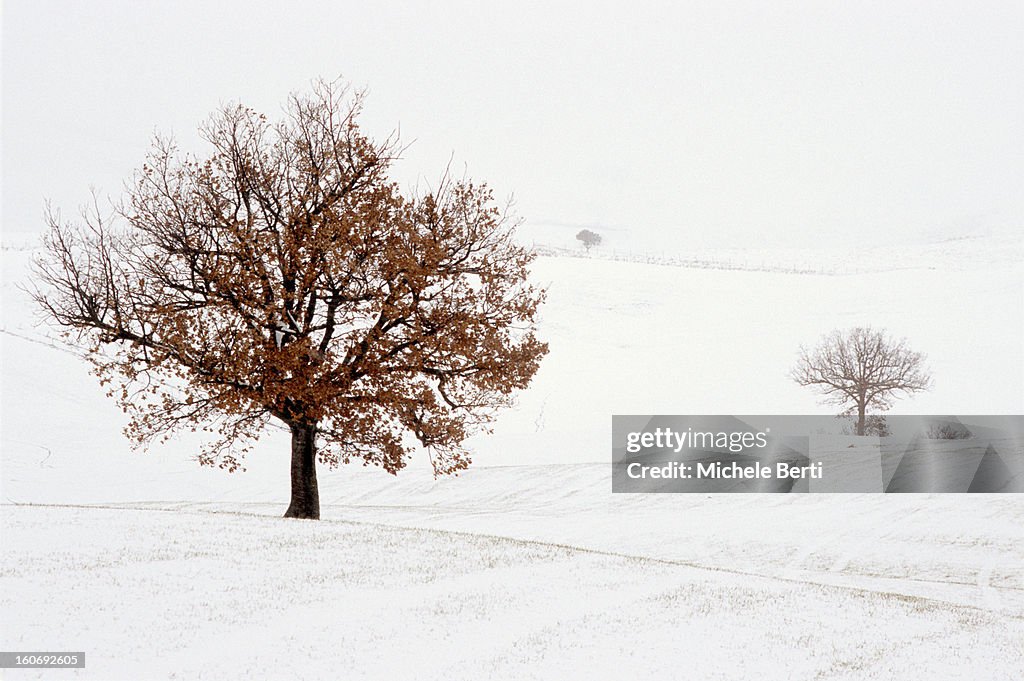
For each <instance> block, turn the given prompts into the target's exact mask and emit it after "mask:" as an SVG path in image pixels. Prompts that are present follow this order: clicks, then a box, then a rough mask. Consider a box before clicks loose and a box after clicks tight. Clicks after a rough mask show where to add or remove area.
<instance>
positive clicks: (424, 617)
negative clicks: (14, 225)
mask: <svg viewBox="0 0 1024 681" xmlns="http://www.w3.org/2000/svg"><path fill="white" fill-rule="evenodd" d="M19 244H20V245H19ZM12 245H13V246H15V247H6V246H12ZM971 248H972V249H974V250H972V251H971V252H972V253H973V254H974V256H972V258H964V257H962V255H963V250H962V249H960V250H959V255H958V249H956V248H952V249H949V250H948V251H947V250H944V249H943V248H942V247H933V248H932V249H931V251H929V252H930V253H931V254H932V255H931V257H930V259H929V260H928V263H929V264H927V265H926V266H925V265H920V266H918V265H917V264H915V266H913V267H907V268H902V269H895V268H893V269H883V270H882V271H866V270H869V269H870V268H866V267H860V266H858V264H857V256H856V255H851V256H850V258H851V263H850V266H849V267H848V268H847V269H845V270H843V271H842V272H840V273H834V274H829V275H813V274H791V273H786V272H785V271H771V270H773V269H774V270H784V269H785V266H786V264H787V263H791V262H792V261H791V260H787V259H786V257H784V256H782V255H776V254H772V253H771V252H764V253H761V254H759V259H760V260H767V261H768V264H769V265H772V263H775V264H777V265H778V267H775V266H774V265H772V266H770V267H764V268H753V269H754V270H757V271H745V270H747V269H750V268H742V267H741V268H737V269H731V270H718V269H702V268H686V267H676V266H664V265H651V264H643V263H637V262H621V261H612V260H608V259H603V258H564V257H546V258H541V259H539V260H538V261H537V263H536V267H535V276H536V278H537V280H538V281H540V282H543V283H547V284H549V285H550V296H549V303H548V304H547V306H546V307H545V309H544V312H543V319H542V333H543V335H544V337H545V339H546V340H548V341H549V342H550V344H551V354H550V355H549V357H548V358H547V360H546V361H545V364H544V366H543V367H542V369H541V372H540V373H539V374H538V376H537V379H536V381H535V384H534V386H533V387H532V388H531V390H530V391H529V392H527V393H526V394H524V395H523V396H522V398H521V400H520V405H519V408H518V409H517V410H515V411H513V412H510V413H508V414H507V415H506V416H505V417H504V418H503V419H502V420H501V421H500V422H499V423H498V425H497V429H496V432H495V434H494V435H493V436H490V437H480V438H477V439H475V440H474V441H473V443H472V444H473V447H474V450H475V451H476V452H477V456H476V462H475V465H474V467H473V468H471V469H470V470H469V471H468V472H466V473H465V474H463V475H462V476H460V477H458V478H447V479H442V480H437V481H435V480H433V479H432V478H431V476H430V475H429V474H428V471H427V468H426V465H425V461H423V460H422V459H416V460H414V462H413V464H412V465H411V466H410V468H409V469H408V470H407V471H404V472H403V473H402V474H400V475H399V476H398V477H397V478H392V477H391V476H388V475H386V474H383V473H380V472H379V471H376V470H373V469H363V468H360V467H350V468H342V469H340V470H337V471H321V482H320V488H321V496H322V501H323V504H324V508H323V515H324V520H322V521H321V522H319V523H312V522H303V521H284V520H281V519H279V518H278V517H277V516H279V515H280V514H281V513H282V512H283V510H284V507H285V505H286V502H287V474H288V462H287V456H286V451H287V450H286V447H287V441H286V434H285V433H283V432H273V433H271V434H270V435H269V436H268V437H267V439H266V440H265V441H264V442H263V443H261V446H260V447H258V448H257V449H256V450H255V451H254V452H253V453H252V454H251V455H250V458H249V459H248V469H249V470H248V471H247V472H245V473H243V474H236V475H233V476H231V475H228V474H225V473H223V472H221V471H216V470H207V469H200V468H198V467H197V466H196V465H195V464H194V463H193V462H192V461H191V460H190V459H191V457H192V456H193V452H194V451H195V449H196V443H195V442H194V441H191V440H189V439H187V438H183V439H181V440H179V441H176V442H175V443H173V444H170V445H167V446H165V447H162V448H156V449H154V450H153V451H151V452H150V453H148V454H145V453H133V452H131V451H130V450H129V448H128V446H127V443H126V442H125V441H124V440H123V439H122V437H121V436H120V433H119V429H120V426H121V424H122V421H121V415H120V414H119V412H118V410H117V408H116V407H115V405H114V404H113V403H112V402H110V401H108V400H107V399H106V398H105V397H104V396H103V393H102V390H101V389H100V388H99V387H98V386H97V385H96V382H95V380H94V379H93V378H92V377H91V376H90V375H89V374H88V372H87V369H86V368H85V366H84V364H83V362H82V361H81V359H80V358H79V357H77V356H76V355H75V354H74V352H73V351H71V350H69V349H68V348H66V347H64V346H61V345H59V344H55V343H53V342H52V341H51V340H50V337H51V335H52V334H51V332H50V331H49V330H47V329H46V328H43V327H36V326H34V325H33V324H32V320H31V313H30V308H29V306H28V305H27V302H26V300H25V298H24V294H22V293H21V292H20V291H19V290H18V289H17V288H16V286H15V283H16V282H18V281H23V279H24V277H25V272H26V263H27V259H28V256H29V254H30V248H28V242H27V241H26V240H24V239H23V240H21V241H19V240H18V239H9V238H8V237H5V249H4V250H3V252H2V256H3V277H2V283H3V300H2V303H3V310H2V330H3V333H2V334H0V343H2V345H0V348H2V353H3V354H2V383H0V386H2V400H3V411H2V421H0V425H2V432H0V447H2V449H0V451H2V458H0V496H2V502H3V504H4V505H3V506H2V508H0V513H2V518H3V525H2V540H3V558H2V562H0V606H2V613H3V614H2V620H0V649H3V650H82V651H85V652H86V659H87V666H86V668H85V669H84V670H76V671H72V670H64V671H56V670H37V671H31V670H21V671H18V672H14V671H11V670H4V672H5V673H4V677H3V678H47V679H58V678H92V679H122V678H123V679H139V678H143V679H147V678H159V679H169V678H177V679H193V678H209V679H232V678H238V679H252V678H275V679H300V678H345V679H358V678H368V679H403V678H424V679H433V678H436V679H462V678H466V679H470V678H472V679H477V678H510V679H511V678H514V679H520V678H548V679H565V678H616V679H618V678H686V679H690V678H719V679H751V678H759V679H815V678H821V679H891V678H900V679H959V678H962V679H1008V680H1009V679H1015V680H1016V679H1020V678H1022V674H1024V672H1022V670H1024V497H1021V496H1020V495H889V496H884V495H874V494H864V495H855V494H844V495H828V494H817V495H792V496H790V495H756V494H753V495H692V494H691V495H613V494H611V478H610V473H611V470H610V466H609V465H608V462H609V459H610V435H611V415H612V414H613V413H669V414H672V413H678V414H686V413H724V414H744V413H748V414H751V413H827V411H826V410H823V408H822V407H820V406H819V405H817V404H816V402H815V397H814V396H813V395H812V394H810V393H808V392H807V391H805V390H803V389H801V388H799V387H797V386H795V385H794V384H792V383H791V382H790V381H789V380H788V379H787V378H786V373H787V371H788V369H789V368H790V366H791V365H792V363H793V360H794V358H795V353H796V350H797V347H798V346H799V345H800V344H801V343H804V344H810V343H814V342H815V341H816V339H817V337H818V336H819V335H820V334H822V333H825V332H827V331H829V330H831V329H832V328H834V327H847V326H852V325H856V324H868V323H870V324H873V325H875V326H882V327H886V328H888V329H889V330H891V331H892V332H894V333H896V334H897V335H905V336H907V338H908V340H909V342H910V343H911V345H912V346H913V347H914V348H915V349H920V350H921V351H923V352H925V353H926V354H928V356H929V361H930V364H931V366H932V368H933V372H934V374H935V388H934V390H932V391H931V392H929V393H926V394H923V395H920V396H918V397H917V398H915V399H913V400H906V401H903V402H901V403H899V404H898V406H897V408H898V412H897V413H936V414H971V413H975V414H978V413H997V414H998V413H1024V345H1022V338H1024V267H1022V266H1021V264H1020V260H1019V259H1014V258H1007V257H1005V254H1006V253H1007V252H1010V253H1019V252H1020V251H1019V243H1018V242H1010V244H1009V245H1007V244H1006V243H1005V242H999V243H998V244H997V251H995V252H992V253H991V257H983V252H984V249H982V248H981V246H979V245H978V244H977V243H973V242H972V246H971ZM1008 249H1009V250H1008ZM1014 249H1016V250H1014ZM979 254H980V255H979ZM716 257H717V258H718V259H719V260H728V259H729V258H730V257H733V256H730V255H729V254H719V255H718V256H716ZM747 260H748V261H749V258H748V259H747ZM733 262H736V263H742V262H743V261H742V259H739V260H737V259H734V260H733ZM915 263H916V261H915ZM840 265H841V263H840ZM830 267H831V265H830Z"/></svg>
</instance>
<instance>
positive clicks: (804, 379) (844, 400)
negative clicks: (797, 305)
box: [791, 327, 932, 435]
mask: <svg viewBox="0 0 1024 681" xmlns="http://www.w3.org/2000/svg"><path fill="white" fill-rule="evenodd" d="M791 376H792V378H793V380H794V381H796V382H797V383H799V384H800V385H803V386H812V387H814V388H816V389H818V391H819V392H821V393H822V394H823V395H824V396H825V401H826V402H828V403H831V404H837V405H841V406H846V407H847V408H848V409H849V412H850V414H851V415H853V414H854V413H855V414H856V416H857V421H856V428H857V432H856V434H857V435H865V434H867V432H868V428H867V426H868V417H867V411H868V409H869V408H870V409H875V410H877V411H886V410H887V409H889V408H890V407H891V406H892V402H893V400H894V399H895V398H896V396H897V395H898V394H899V393H903V394H906V395H909V394H913V393H916V392H920V391H923V390H927V389H929V388H930V387H931V381H932V379H931V374H930V373H929V371H928V369H927V368H926V367H925V366H924V355H922V354H921V353H918V352H914V351H912V350H910V349H909V348H908V347H907V343H906V340H905V339H900V340H894V339H893V338H891V337H890V336H889V335H888V334H887V333H886V332H885V331H883V330H875V329H872V328H870V327H867V328H864V327H857V328H854V329H850V330H848V331H839V330H836V331H833V332H832V333H831V334H829V335H827V336H824V337H823V338H822V339H821V342H820V343H819V344H818V346H817V347H816V348H815V349H814V350H811V351H809V350H807V349H805V348H803V347H801V348H800V358H799V360H798V362H797V366H796V367H795V368H794V369H793V371H792V373H791Z"/></svg>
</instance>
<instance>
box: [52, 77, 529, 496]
mask: <svg viewBox="0 0 1024 681" xmlns="http://www.w3.org/2000/svg"><path fill="white" fill-rule="evenodd" d="M362 101H363V95H362V93H360V92H355V91H353V90H352V89H351V88H349V87H348V86H346V85H344V84H341V83H337V82H323V81H319V82H317V83H316V84H315V86H314V88H313V90H312V92H311V93H309V94H306V95H302V94H295V95H292V96H291V97H290V98H289V100H288V102H287V105H286V107H285V115H284V117H283V118H282V120H280V121H279V122H276V123H271V122H270V121H269V120H268V118H267V117H266V116H264V115H263V114H260V113H258V112H257V111H254V110H252V109H250V108H247V107H245V106H242V105H240V104H232V105H228V106H225V107H223V108H222V109H221V110H220V111H218V112H217V113H215V114H214V115H213V116H211V117H210V119H209V120H208V121H207V122H206V123H205V125H203V126H202V127H201V134H202V137H203V139H204V140H205V141H206V142H207V143H209V145H210V151H209V153H208V154H207V155H204V156H196V155H189V154H182V153H180V152H179V150H178V148H177V146H176V144H175V143H174V142H173V141H172V140H170V139H167V138H162V137H157V138H156V139H155V140H154V143H153V147H152V149H151V151H150V153H149V155H148V157H147V159H146V162H145V164H144V165H143V166H142V167H141V168H140V169H139V170H138V171H137V172H135V173H134V175H133V176H132V178H131V179H130V180H129V181H128V182H127V183H126V189H125V195H124V197H123V199H122V200H121V201H120V202H119V203H117V204H116V205H115V206H114V207H113V210H112V212H111V215H110V216H109V217H104V216H103V215H102V213H101V211H100V210H99V209H98V207H97V206H98V202H95V203H94V205H93V207H92V208H91V209H90V210H88V211H83V218H82V220H80V221H77V222H68V221H65V220H63V219H62V217H61V215H60V213H59V211H55V210H49V211H48V214H47V220H48V223H49V227H50V231H49V235H48V236H47V238H46V240H45V250H44V253H43V255H42V256H41V257H39V258H38V259H37V261H36V264H35V271H36V282H37V287H36V288H35V289H34V297H35V299H36V301H37V302H38V304H39V305H40V306H41V307H42V309H43V310H44V311H45V312H46V313H47V315H48V316H49V318H50V319H52V320H53V321H55V322H56V323H57V324H58V325H60V326H61V327H63V328H64V329H65V331H66V332H68V333H69V334H70V335H71V336H72V337H73V338H74V339H75V340H76V341H78V342H81V343H84V344H85V345H86V346H87V348H88V351H89V356H90V358H91V361H92V362H93V364H94V366H95V370H96V373H97V374H98V375H99V376H100V378H101V380H102V382H103V383H104V384H106V385H108V387H109V389H110V393H111V395H112V396H114V397H116V398H117V399H118V400H119V401H120V404H121V405H122V407H123V408H124V409H125V411H126V412H128V413H129V414H130V416H131V422H130V426H129V428H128V433H129V435H130V436H131V437H132V438H133V439H134V440H135V441H136V442H137V443H140V444H144V443H148V442H151V441H153V440H154V439H161V438H164V439H165V438H166V437H168V436H169V435H171V434H173V433H174V432H176V431H177V430H179V429H189V430H196V429H197V428H201V429H205V430H209V431H211V432H214V433H216V434H217V437H216V438H214V441H213V442H212V444H211V445H210V446H209V447H208V448H206V449H204V450H203V452H202V454H201V455H200V460H201V462H202V463H204V464H214V465H219V466H222V467H225V468H228V469H232V470H233V469H236V468H238V467H239V466H240V465H241V464H240V462H241V455H242V454H243V453H244V451H245V449H246V447H247V444H248V443H251V442H252V441H253V440H255V439H256V438H258V437H259V435H260V433H261V432H262V431H263V429H264V427H265V426H266V425H267V423H268V421H269V420H270V419H271V418H276V419H278V420H280V421H282V422H283V423H284V424H287V425H288V426H289V427H291V429H292V432H293V436H294V435H295V432H296V429H299V430H302V431H303V436H304V437H306V438H307V439H311V440H312V442H313V443H315V444H316V445H317V446H316V450H317V454H318V457H319V459H320V461H322V462H325V463H328V464H337V463H338V462H349V461H351V460H353V459H361V460H363V461H365V462H367V463H370V464H375V465H379V466H381V467H383V468H384V469H385V470H387V471H389V472H392V473H394V472H396V471H398V470H399V469H401V468H402V467H403V466H404V465H405V463H406V460H407V458H408V457H409V456H410V454H412V453H413V451H414V450H415V449H416V448H417V447H419V446H422V447H424V448H426V449H427V451H428V452H429V453H430V456H431V461H432V464H433V467H434V470H435V472H436V473H437V474H443V473H450V472H453V471H457V470H459V469H462V468H465V467H466V466H467V465H468V464H469V463H470V456H469V453H468V452H467V451H466V450H465V448H464V446H463V442H464V440H465V439H466V438H467V437H468V435H470V434H471V433H472V432H475V431H476V430H477V429H478V428H481V427H486V424H487V423H488V422H489V421H490V420H492V419H493V417H494V415H495V413H496V410H498V409H500V408H502V407H505V406H507V405H509V404H510V403H511V401H512V399H513V394H514V391H516V390H517V389H522V388H525V387H526V386H527V385H528V384H529V382H530V380H531V378H532V377H533V375H534V373H535V372H536V371H537V368H538V366H539V363H540V361H541V359H542V357H543V356H544V355H545V353H546V351H547V346H546V344H544V343H543V342H541V341H540V340H538V339H537V337H536V333H535V325H534V319H535V315H536V313H537V310H538V306H539V305H540V304H541V302H542V300H543V298H544V293H543V291H542V290H539V289H537V288H535V287H533V286H531V285H530V284H529V283H528V282H527V276H528V266H529V264H530V262H531V260H532V258H533V256H532V254H531V252H530V251H529V250H527V249H525V248H523V247H522V246H519V245H517V244H516V243H515V242H514V241H513V232H514V228H515V224H516V223H515V220H514V219H513V218H512V217H511V216H510V214H509V213H508V211H507V210H506V209H502V208H500V207H499V206H498V205H496V203H495V201H494V198H493V194H492V192H491V190H490V189H488V188H487V186H486V185H485V184H478V183H474V182H472V181H471V180H468V179H463V180H454V179H452V178H451V177H449V176H448V175H447V174H445V176H444V177H443V178H442V180H441V181H440V182H439V183H438V185H437V187H436V189H434V190H432V191H428V192H426V193H421V194H417V195H411V196H407V195H403V193H402V192H401V191H400V190H399V187H398V186H397V185H396V183H395V182H393V181H392V180H390V179H389V176H388V171H389V168H390V166H391V164H392V162H393V161H394V160H395V159H396V158H397V156H398V152H399V149H398V141H397V139H396V138H395V137H392V138H389V139H386V140H384V141H382V142H375V141H373V140H371V139H370V138H369V137H367V136H366V135H365V134H364V133H363V132H362V131H361V129H360V127H359V125H358V122H357V118H358V115H359V113H360V111H361V107H362ZM293 445H294V439H293ZM309 447H310V448H312V447H313V444H312V443H311V444H310V445H309ZM293 450H294V446H293ZM293 457H294V451H293ZM294 474H295V471H294V468H293V477H294ZM293 482H294V481H293ZM293 491H294V489H293Z"/></svg>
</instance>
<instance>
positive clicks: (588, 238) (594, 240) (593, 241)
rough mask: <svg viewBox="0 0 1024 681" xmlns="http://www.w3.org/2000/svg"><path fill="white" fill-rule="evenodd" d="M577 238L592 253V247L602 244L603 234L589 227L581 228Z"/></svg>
mask: <svg viewBox="0 0 1024 681" xmlns="http://www.w3.org/2000/svg"><path fill="white" fill-rule="evenodd" d="M576 240H577V241H579V242H581V243H582V244H583V248H585V249H586V250H587V253H590V249H591V248H593V247H594V246H600V245H601V235H600V234H598V233H597V232H591V231H590V230H589V229H581V230H580V231H579V232H577V233H576Z"/></svg>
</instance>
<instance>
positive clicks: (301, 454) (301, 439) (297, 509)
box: [284, 423, 320, 520]
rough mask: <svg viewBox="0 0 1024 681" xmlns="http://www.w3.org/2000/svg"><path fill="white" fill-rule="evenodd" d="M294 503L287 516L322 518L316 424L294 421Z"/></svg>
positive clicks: (292, 425) (285, 515)
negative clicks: (318, 487)
mask: <svg viewBox="0 0 1024 681" xmlns="http://www.w3.org/2000/svg"><path fill="white" fill-rule="evenodd" d="M290 425H291V429H292V503H291V504H290V505H289V506H288V510H287V511H285V514H284V517H285V518H309V519H313V520H319V519H320V492H319V491H318V490H317V486H316V425H314V424H309V423H292V424H290Z"/></svg>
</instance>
